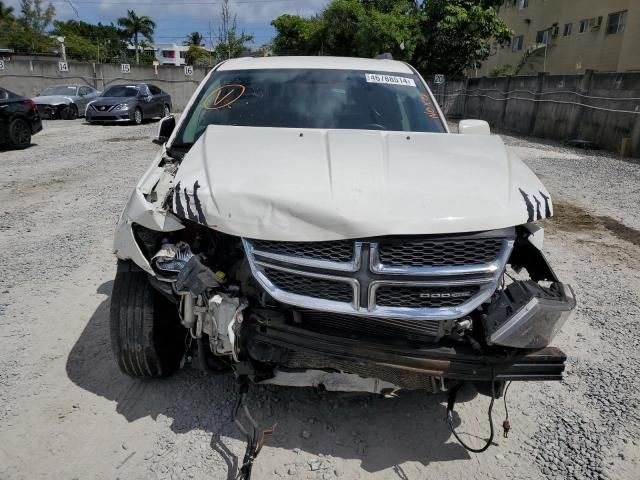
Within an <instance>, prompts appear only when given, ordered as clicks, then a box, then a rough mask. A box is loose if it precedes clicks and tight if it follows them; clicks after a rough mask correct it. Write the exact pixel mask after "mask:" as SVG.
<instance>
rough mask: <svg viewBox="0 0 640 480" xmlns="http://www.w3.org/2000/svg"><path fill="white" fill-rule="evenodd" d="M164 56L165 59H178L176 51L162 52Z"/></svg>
mask: <svg viewBox="0 0 640 480" xmlns="http://www.w3.org/2000/svg"><path fill="white" fill-rule="evenodd" d="M162 56H163V57H164V58H176V51H175V50H162Z"/></svg>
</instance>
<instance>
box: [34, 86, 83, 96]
mask: <svg viewBox="0 0 640 480" xmlns="http://www.w3.org/2000/svg"><path fill="white" fill-rule="evenodd" d="M77 89H78V87H74V86H71V85H64V86H60V87H48V88H45V89H44V91H43V92H42V96H44V95H71V96H74V95H75V94H76V90H77Z"/></svg>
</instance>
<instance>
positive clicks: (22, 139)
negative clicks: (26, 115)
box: [8, 118, 31, 150]
mask: <svg viewBox="0 0 640 480" xmlns="http://www.w3.org/2000/svg"><path fill="white" fill-rule="evenodd" d="M8 143H9V146H10V147H12V148H16V149H18V150H22V149H24V148H27V147H28V146H29V145H31V127H30V126H29V123H27V121H26V120H25V119H23V118H16V119H15V120H13V121H12V122H11V123H10V124H9V142H8Z"/></svg>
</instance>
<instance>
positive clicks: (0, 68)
mask: <svg viewBox="0 0 640 480" xmlns="http://www.w3.org/2000/svg"><path fill="white" fill-rule="evenodd" d="M0 70H4V60H0Z"/></svg>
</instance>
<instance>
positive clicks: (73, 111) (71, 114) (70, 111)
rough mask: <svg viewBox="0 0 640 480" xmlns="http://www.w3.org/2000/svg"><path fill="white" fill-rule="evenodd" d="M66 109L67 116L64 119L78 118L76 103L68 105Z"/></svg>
mask: <svg viewBox="0 0 640 480" xmlns="http://www.w3.org/2000/svg"><path fill="white" fill-rule="evenodd" d="M66 110H67V111H66V113H67V116H66V118H65V120H75V119H76V118H78V107H77V106H76V105H69V106H68V107H67V109H66Z"/></svg>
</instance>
